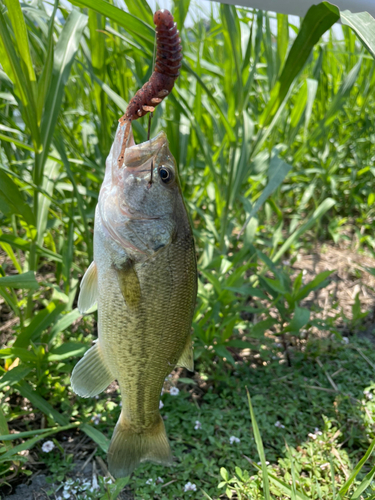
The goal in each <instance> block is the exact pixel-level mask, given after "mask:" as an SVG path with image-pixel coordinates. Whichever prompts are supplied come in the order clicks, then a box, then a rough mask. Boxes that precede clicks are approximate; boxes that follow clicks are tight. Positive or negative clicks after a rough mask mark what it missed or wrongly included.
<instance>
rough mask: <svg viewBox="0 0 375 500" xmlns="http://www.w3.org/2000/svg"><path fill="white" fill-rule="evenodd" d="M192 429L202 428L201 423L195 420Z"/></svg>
mask: <svg viewBox="0 0 375 500" xmlns="http://www.w3.org/2000/svg"><path fill="white" fill-rule="evenodd" d="M194 429H195V430H196V431H197V430H198V429H202V424H201V423H200V422H199V420H196V421H195V426H194Z"/></svg>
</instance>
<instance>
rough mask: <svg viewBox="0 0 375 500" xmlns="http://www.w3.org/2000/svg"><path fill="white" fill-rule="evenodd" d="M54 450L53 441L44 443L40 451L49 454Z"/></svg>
mask: <svg viewBox="0 0 375 500" xmlns="http://www.w3.org/2000/svg"><path fill="white" fill-rule="evenodd" d="M54 448H55V443H54V442H53V441H46V442H45V443H43V445H42V451H44V453H49V452H50V451H52V450H53V449H54Z"/></svg>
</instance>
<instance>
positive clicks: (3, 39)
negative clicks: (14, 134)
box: [0, 1, 41, 151]
mask: <svg viewBox="0 0 375 500" xmlns="http://www.w3.org/2000/svg"><path fill="white" fill-rule="evenodd" d="M16 3H18V1H17V2H12V6H13V8H14V9H16V10H17V6H16ZM18 7H19V5H18ZM12 12H13V14H14V15H13V17H12V20H13V22H15V23H16V25H15V26H14V25H13V29H14V31H16V30H18V26H17V24H18V21H17V20H18V18H19V11H18V10H17V12H15V11H14V10H12ZM21 16H22V12H21ZM22 19H23V18H22ZM20 29H21V30H22V27H21V28H20ZM26 37H27V34H26ZM22 38H24V37H22ZM20 43H21V45H22V44H23V42H22V41H21V42H20ZM0 56H1V63H2V66H3V68H4V70H5V72H6V73H7V75H8V77H9V79H10V80H11V81H12V82H13V84H14V85H15V91H16V92H17V96H19V98H20V100H21V102H22V104H23V107H22V109H21V112H22V114H23V116H24V118H25V122H26V123H27V125H28V127H29V129H30V132H31V136H32V139H33V144H34V148H35V150H36V151H40V149H41V139H40V129H39V126H38V122H37V111H36V102H35V95H34V90H33V84H34V83H35V82H33V84H32V83H31V81H30V79H29V71H28V70H27V71H24V70H23V67H22V65H21V60H20V59H19V56H18V54H17V52H16V50H15V45H14V41H13V39H12V37H11V35H10V33H9V29H8V25H7V23H6V20H5V17H4V15H3V13H2V11H1V10H0ZM27 58H28V56H26V59H27ZM26 66H27V65H26ZM34 77H35V75H34Z"/></svg>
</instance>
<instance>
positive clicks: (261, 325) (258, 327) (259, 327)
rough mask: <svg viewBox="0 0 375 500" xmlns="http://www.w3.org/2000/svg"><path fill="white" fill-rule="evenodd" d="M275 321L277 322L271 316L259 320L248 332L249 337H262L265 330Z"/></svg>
mask: <svg viewBox="0 0 375 500" xmlns="http://www.w3.org/2000/svg"><path fill="white" fill-rule="evenodd" d="M275 323H277V321H276V320H275V319H273V318H267V319H265V320H263V321H259V322H258V323H256V324H255V325H254V326H253V327H252V329H251V332H250V335H251V337H253V338H259V337H263V335H264V332H265V331H266V330H269V329H270V328H271V327H272V326H273V325H274V324H275Z"/></svg>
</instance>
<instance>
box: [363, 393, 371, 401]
mask: <svg viewBox="0 0 375 500" xmlns="http://www.w3.org/2000/svg"><path fill="white" fill-rule="evenodd" d="M363 394H364V395H365V396H366V398H367V399H372V394H371V392H370V391H363Z"/></svg>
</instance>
